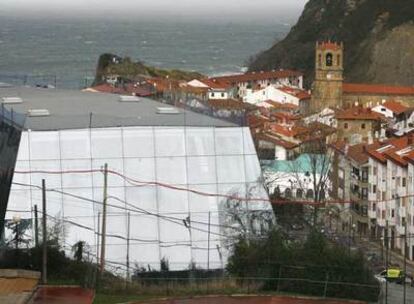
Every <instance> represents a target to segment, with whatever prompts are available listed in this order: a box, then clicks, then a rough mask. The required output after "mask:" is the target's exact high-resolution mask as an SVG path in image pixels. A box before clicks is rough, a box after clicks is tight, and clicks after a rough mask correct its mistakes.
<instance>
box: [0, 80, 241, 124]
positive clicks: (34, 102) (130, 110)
mask: <svg viewBox="0 0 414 304" xmlns="http://www.w3.org/2000/svg"><path fill="white" fill-rule="evenodd" d="M7 97H19V98H21V99H22V100H23V102H22V103H19V104H4V107H5V108H6V109H7V110H11V109H13V111H14V112H16V113H19V114H22V115H26V114H27V113H28V112H29V111H33V110H36V109H42V110H48V111H49V113H50V115H48V116H47V117H45V116H43V117H26V122H25V125H24V127H25V128H26V129H31V130H63V129H81V128H89V127H92V128H94V127H95V128H101V127H118V126H183V125H187V126H217V127H229V126H234V124H232V123H229V122H226V121H223V120H220V119H216V118H212V117H209V116H206V115H202V114H198V113H194V112H192V111H187V110H184V109H177V110H178V111H179V114H176V113H175V112H176V111H170V112H169V113H166V112H160V111H159V110H158V108H160V107H167V105H165V104H162V103H160V102H157V101H154V100H151V99H148V98H143V97H140V98H139V101H131V102H125V101H123V102H120V96H118V95H115V94H107V93H91V92H82V91H75V90H60V89H45V88H33V87H23V86H20V87H14V86H5V87H4V86H0V98H7ZM168 107H169V108H173V107H171V106H169V105H168Z"/></svg>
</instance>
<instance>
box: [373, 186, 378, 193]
mask: <svg viewBox="0 0 414 304" xmlns="http://www.w3.org/2000/svg"><path fill="white" fill-rule="evenodd" d="M372 193H377V185H372Z"/></svg>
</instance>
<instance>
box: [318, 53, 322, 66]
mask: <svg viewBox="0 0 414 304" xmlns="http://www.w3.org/2000/svg"><path fill="white" fill-rule="evenodd" d="M318 63H319V66H321V65H322V54H319V56H318Z"/></svg>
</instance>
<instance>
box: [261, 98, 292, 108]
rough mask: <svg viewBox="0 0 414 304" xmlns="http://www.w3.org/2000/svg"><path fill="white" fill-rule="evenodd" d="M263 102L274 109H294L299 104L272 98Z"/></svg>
mask: <svg viewBox="0 0 414 304" xmlns="http://www.w3.org/2000/svg"><path fill="white" fill-rule="evenodd" d="M264 103H267V104H269V105H271V106H273V107H274V108H276V109H286V110H296V109H298V108H299V106H297V105H295V104H293V103H281V102H278V101H273V100H265V101H264Z"/></svg>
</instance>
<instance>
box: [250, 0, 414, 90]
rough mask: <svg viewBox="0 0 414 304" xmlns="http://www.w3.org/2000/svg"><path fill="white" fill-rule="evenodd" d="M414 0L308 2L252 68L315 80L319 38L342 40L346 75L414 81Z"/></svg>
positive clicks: (391, 81) (361, 79) (367, 79)
mask: <svg viewBox="0 0 414 304" xmlns="http://www.w3.org/2000/svg"><path fill="white" fill-rule="evenodd" d="M413 21H414V1H413V0H310V1H309V2H308V3H307V5H306V7H305V9H304V11H303V13H302V15H301V17H300V18H299V20H298V22H297V24H296V25H295V26H294V27H292V29H291V31H290V32H289V34H288V35H287V36H286V37H285V38H284V39H283V40H281V41H280V42H278V43H276V44H275V45H273V46H272V47H271V48H270V49H268V50H266V51H264V52H262V53H260V54H258V55H257V56H256V58H255V59H254V60H252V62H251V64H250V70H270V69H277V68H285V69H288V68H289V69H299V70H302V71H303V72H305V76H306V82H307V85H309V84H310V83H311V82H312V80H313V76H314V75H313V70H314V46H315V41H317V40H328V39H330V40H334V41H343V42H344V44H345V79H346V81H349V82H354V81H358V82H372V83H389V84H402V85H414V81H413V76H412V74H413V72H414V70H413V66H414V56H410V55H409V54H410V52H411V54H413V49H412V46H413V43H414V42H413V41H414V37H413V36H414V25H413Z"/></svg>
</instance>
